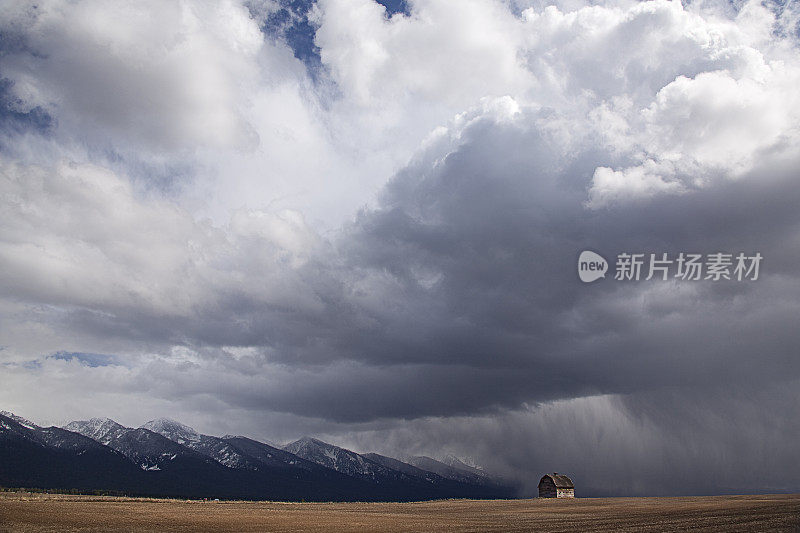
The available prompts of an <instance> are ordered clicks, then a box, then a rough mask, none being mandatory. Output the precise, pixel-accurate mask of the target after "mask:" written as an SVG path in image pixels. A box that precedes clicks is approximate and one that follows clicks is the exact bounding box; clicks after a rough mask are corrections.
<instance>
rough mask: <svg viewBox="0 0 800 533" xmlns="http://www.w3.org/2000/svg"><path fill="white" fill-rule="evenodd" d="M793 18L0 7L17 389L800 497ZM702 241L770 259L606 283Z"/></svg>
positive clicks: (231, 426)
mask: <svg viewBox="0 0 800 533" xmlns="http://www.w3.org/2000/svg"><path fill="white" fill-rule="evenodd" d="M799 21H800V9H798V7H797V4H795V3H792V2H781V1H777V0H766V1H765V2H758V1H738V0H737V1H733V2H727V1H726V2H723V1H721V0H720V1H688V0H686V1H684V2H683V4H681V3H680V2H673V1H665V0H653V1H648V2H635V1H625V0H620V1H614V0H610V1H607V2H603V1H593V2H584V1H581V0H556V1H546V0H505V1H503V0H461V1H458V2H456V1H453V0H408V1H394V2H388V1H387V2H382V3H376V2H374V1H373V0H317V1H316V2H315V3H311V2H303V1H289V0H261V1H259V0H250V1H247V2H244V3H239V2H234V1H228V2H193V1H188V0H187V1H162V0H159V1H152V2H147V1H144V2H142V1H137V2H125V1H121V0H120V1H112V2H107V1H102V2H101V1H99V0H98V1H92V0H75V1H69V2H68V1H59V0H52V1H50V0H47V1H41V2H39V1H37V2H27V1H8V2H2V9H0V407H2V408H3V409H5V410H9V411H13V412H15V413H17V414H19V415H22V416H25V417H28V418H31V419H32V420H33V421H35V422H37V423H41V424H60V423H63V422H66V421H68V420H73V419H83V418H87V417H91V416H109V417H111V418H114V419H115V420H117V421H119V422H121V423H123V424H127V425H132V426H138V425H140V424H142V423H144V422H146V421H147V420H150V419H152V418H156V417H159V416H169V417H171V418H175V419H178V420H180V421H182V422H184V423H187V424H189V425H192V426H194V427H195V428H197V429H198V430H201V431H204V432H207V433H210V434H216V435H222V434H226V433H234V434H244V435H247V436H251V437H254V438H261V439H270V440H272V441H278V442H281V441H288V440H290V439H293V438H296V437H299V436H301V435H305V434H309V435H314V436H317V437H319V438H322V439H324V440H327V441H329V442H333V443H335V444H340V445H344V446H348V447H351V448H352V449H355V450H357V451H365V452H366V451H376V452H381V453H387V454H390V455H396V456H397V455H404V454H409V455H410V454H427V455H432V456H442V455H444V454H447V453H452V454H455V455H457V456H460V457H464V458H469V459H471V460H473V461H474V462H476V463H477V464H480V465H482V466H484V467H485V468H487V469H488V470H490V471H493V472H498V473H502V474H504V475H507V476H510V477H514V478H516V479H519V480H522V481H523V482H526V483H527V487H528V489H530V488H531V487H533V486H535V483H536V482H537V481H538V479H539V477H540V476H541V474H542V473H544V472H550V471H559V472H566V473H569V474H571V475H572V477H573V479H574V480H575V483H576V493H577V494H578V495H579V496H580V495H617V494H625V495H656V494H698V493H720V492H753V491H798V490H800V448H798V446H797V442H798V441H799V439H800V417H798V415H797V413H798V412H800V351H799V350H798V345H799V344H800V320H799V319H798V317H800V272H799V271H798V265H800V209H799V208H798V206H800V182H799V181H798V180H800V92H798V90H797V88H798V87H800V49H799V48H798V46H800V26H798V22H799ZM583 250H593V251H596V252H598V253H600V254H602V255H603V256H604V257H606V258H607V259H608V260H609V262H610V272H609V275H607V276H606V278H605V279H600V280H598V281H596V282H594V283H590V284H587V283H583V282H581V280H580V279H579V277H578V275H577V270H576V268H577V264H576V263H577V258H578V255H579V254H580V252H581V251H583ZM681 252H685V253H699V254H704V255H707V254H713V253H717V252H724V253H731V254H738V253H740V252H744V253H746V254H748V255H751V254H754V253H756V252H758V253H760V254H761V255H762V256H763V262H762V263H761V268H760V273H759V277H758V279H757V280H743V281H738V280H736V279H732V280H724V279H723V280H719V281H713V280H700V281H689V280H681V279H675V278H674V277H670V279H669V280H666V281H664V280H661V279H652V280H649V281H646V280H644V279H642V280H640V281H617V280H614V279H613V274H614V272H613V270H614V267H615V265H614V260H615V258H616V256H617V255H618V254H620V253H646V254H650V253H656V254H659V255H660V254H662V253H667V254H669V256H670V257H675V256H677V255H678V254H680V253H681ZM643 278H644V276H643Z"/></svg>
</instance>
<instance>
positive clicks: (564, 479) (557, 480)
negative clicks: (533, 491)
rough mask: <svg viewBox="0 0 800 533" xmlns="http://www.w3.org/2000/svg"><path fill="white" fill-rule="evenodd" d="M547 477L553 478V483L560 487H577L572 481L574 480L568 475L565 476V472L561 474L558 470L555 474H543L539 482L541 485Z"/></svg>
mask: <svg viewBox="0 0 800 533" xmlns="http://www.w3.org/2000/svg"><path fill="white" fill-rule="evenodd" d="M547 477H549V478H550V479H552V480H553V483H554V484H555V486H556V488H558V489H574V488H575V485H574V484H573V483H572V480H571V479H570V478H569V477H568V476H565V475H564V474H559V473H557V472H556V473H553V474H545V475H544V476H542V479H541V480H540V481H539V484H540V485H541V484H542V481H544V479H545V478H547Z"/></svg>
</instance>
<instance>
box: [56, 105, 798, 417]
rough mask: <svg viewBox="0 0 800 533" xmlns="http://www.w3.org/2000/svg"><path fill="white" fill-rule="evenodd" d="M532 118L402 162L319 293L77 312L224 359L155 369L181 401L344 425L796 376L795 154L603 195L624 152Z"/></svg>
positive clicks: (330, 259) (327, 256) (318, 284)
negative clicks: (176, 310) (591, 277)
mask: <svg viewBox="0 0 800 533" xmlns="http://www.w3.org/2000/svg"><path fill="white" fill-rule="evenodd" d="M535 123H536V117H535V116H533V115H532V116H525V117H524V118H523V117H520V118H518V120H515V121H514V122H513V123H503V122H498V121H496V120H495V119H493V118H485V119H481V120H479V121H477V122H475V123H474V124H473V125H471V126H470V127H469V128H467V129H466V130H465V131H464V132H462V134H461V141H460V142H459V144H458V145H457V146H456V147H455V149H454V150H452V151H450V152H448V153H447V155H446V157H444V158H443V159H440V160H438V161H439V162H438V163H435V164H432V160H433V159H432V158H431V157H428V156H424V157H422V158H421V159H420V160H419V161H418V162H417V163H415V164H414V165H412V166H410V167H409V168H407V169H406V170H405V171H403V172H401V173H400V174H399V175H398V176H397V177H396V178H395V179H394V180H393V181H392V182H391V183H390V184H389V185H388V187H387V189H386V191H385V193H384V195H383V200H382V205H381V206H380V207H379V208H377V209H374V210H365V211H363V212H362V213H361V214H360V215H359V216H358V217H357V219H356V221H355V222H354V223H353V224H352V225H351V226H350V227H349V228H348V229H347V230H346V232H345V234H344V235H343V236H342V237H341V238H340V239H339V240H338V241H337V242H336V251H334V250H333V249H331V248H328V247H323V248H321V249H319V250H318V251H317V252H316V254H317V255H316V256H315V257H314V259H313V260H312V261H309V263H308V264H306V265H305V266H304V267H302V268H301V269H300V271H299V272H300V274H299V279H300V284H301V285H300V286H302V287H303V290H304V291H308V292H309V293H311V294H313V295H314V298H315V301H316V305H313V306H310V307H307V308H301V307H298V306H287V307H283V306H276V305H265V304H264V302H263V301H261V300H259V298H258V297H256V296H254V295H248V294H247V293H246V292H245V291H241V292H240V291H235V292H224V291H223V292H221V293H219V294H218V295H217V298H216V299H215V301H214V305H213V306H209V307H205V308H200V309H196V310H195V312H194V313H193V314H191V315H189V316H185V317H177V318H171V317H167V316H153V315H152V314H148V313H145V312H139V311H137V310H136V308H134V313H131V312H129V311H128V310H126V309H124V308H121V309H117V310H115V313H114V314H94V313H75V314H71V315H69V319H68V320H69V325H70V327H77V328H86V329H90V330H92V331H94V333H96V334H100V333H102V332H105V333H106V334H114V332H116V334H118V335H120V336H121V337H128V338H133V339H138V340H139V341H140V342H145V341H148V342H151V343H155V344H156V345H158V344H159V343H163V345H165V346H167V345H170V344H171V343H183V344H186V345H187V346H191V347H194V348H195V349H197V350H199V352H200V353H203V352H204V350H205V351H208V350H211V351H210V352H208V353H209V354H210V355H208V356H207V359H208V360H209V361H210V360H215V359H217V358H219V357H222V361H223V366H222V367H221V368H220V369H219V373H222V374H225V375H223V376H221V377H220V376H218V375H216V374H217V371H216V370H215V371H211V372H207V371H205V370H203V367H202V365H201V367H200V368H199V369H198V370H197V372H189V373H188V374H186V377H187V378H190V379H186V380H182V379H180V378H178V377H177V374H179V373H180V372H183V371H180V372H179V371H178V370H177V369H175V368H172V367H170V366H169V364H165V366H164V367H163V368H161V367H159V372H163V373H164V376H166V378H165V379H167V380H175V379H177V381H175V383H176V385H175V386H174V388H173V389H172V391H173V392H172V394H174V395H176V396H180V395H181V394H183V393H185V392H200V391H202V390H203V388H204V387H206V386H208V384H209V383H210V382H212V381H213V382H215V383H216V384H217V386H218V390H219V393H220V394H221V397H223V398H225V400H226V401H228V402H231V403H232V404H235V405H240V406H242V407H246V408H248V409H257V408H266V409H271V410H275V411H284V412H292V413H296V414H299V415H304V416H320V417H323V418H327V419H330V420H333V421H338V422H363V421H369V420H373V419H379V418H392V417H397V418H416V417H420V416H450V415H464V414H469V413H481V412H489V411H496V410H498V409H502V408H517V407H519V406H520V405H521V404H523V403H537V402H545V401H550V400H554V399H568V398H574V397H581V396H586V395H591V394H618V393H621V394H630V393H638V392H642V391H649V390H654V389H659V388H662V387H691V388H700V389H703V388H705V387H709V386H715V385H717V384H719V383H725V384H728V385H729V386H737V384H743V383H748V384H750V385H751V386H752V385H753V384H754V383H758V382H762V383H765V384H766V383H771V382H773V381H782V380H791V379H796V378H797V377H799V376H800V363H798V361H797V359H796V357H795V354H796V345H797V342H798V340H799V339H798V333H797V331H796V328H795V327H794V325H793V324H794V318H793V317H794V316H796V312H797V310H798V309H797V307H798V304H797V302H798V301H799V300H798V285H797V279H796V269H795V265H796V264H797V262H798V261H800V250H798V246H797V241H796V236H795V235H796V231H797V228H798V224H800V215H799V214H798V213H797V211H796V209H795V208H794V206H796V205H797V202H798V200H800V190H798V188H797V187H796V185H795V183H794V180H795V179H796V178H795V175H794V173H793V171H792V168H793V166H792V165H791V164H789V165H788V166H787V164H785V163H784V164H780V163H775V164H774V165H772V164H770V163H769V162H768V160H765V161H764V163H763V164H762V165H760V166H759V167H758V168H757V169H756V170H753V171H752V172H751V174H750V175H748V176H745V177H743V178H742V179H740V180H738V181H730V180H719V181H717V182H714V183H713V184H711V185H709V186H707V187H705V188H702V189H696V190H692V191H689V192H687V193H685V194H680V195H665V196H661V197H657V198H653V199H645V200H642V201H640V202H632V203H627V204H624V205H620V206H615V207H604V208H599V209H590V208H589V207H587V205H586V191H587V189H588V188H589V187H590V185H591V172H592V170H593V169H595V168H596V167H598V166H602V165H610V164H612V163H614V161H613V158H612V157H609V156H604V155H603V154H600V153H598V152H597V151H596V150H593V149H591V148H587V149H586V150H581V151H575V152H572V153H569V154H565V153H564V152H563V150H560V149H559V146H558V145H557V143H556V141H555V140H553V139H552V138H550V137H548V136H547V135H546V134H543V133H542V132H541V131H539V130H538V129H537V128H536V127H532V126H530V125H531V124H535ZM584 145H585V146H587V147H591V146H592V142H591V139H587V140H586V141H585V143H584ZM584 249H593V250H597V251H598V252H600V253H602V254H604V255H605V256H606V258H607V259H609V260H610V261H611V262H612V267H611V268H612V270H613V261H614V257H615V256H616V254H617V253H620V252H642V253H651V252H652V253H662V252H667V253H669V254H671V255H673V256H674V255H675V254H677V253H678V252H681V251H683V252H699V253H713V252H717V251H724V252H730V253H738V252H740V251H744V252H746V253H748V254H751V253H755V252H760V253H761V254H762V255H763V256H764V258H765V259H764V262H763V265H762V271H761V276H760V279H759V280H757V281H742V282H737V281H719V282H710V281H703V282H690V281H657V280H654V281H639V282H619V281H614V280H613V279H612V278H613V271H612V272H610V273H609V275H608V276H607V279H605V280H601V281H598V282H596V283H594V284H591V285H586V284H583V283H581V282H580V280H579V279H578V277H577V274H576V261H577V255H578V254H579V252H580V251H581V250H584ZM334 265H340V267H338V268H332V267H333V266H334ZM228 345H234V346H236V345H239V346H254V347H260V348H257V350H256V352H257V353H256V354H255V355H253V356H252V357H250V358H248V359H247V361H246V362H245V361H242V360H233V359H230V360H226V359H225V357H224V356H220V355H218V354H219V352H218V351H214V350H216V348H214V347H224V346H228ZM215 354H216V355H215ZM272 365H278V366H279V368H280V369H281V370H274V367H273V366H272ZM287 368H288V369H293V370H286V369H287ZM173 372H176V373H177V374H176V375H173ZM227 374H230V376H227ZM273 374H276V375H282V376H290V378H287V379H285V380H273V378H272V377H271V376H272V375H273ZM242 376H245V377H242ZM259 376H263V377H259ZM242 380H245V382H246V386H243V385H242V384H243V381H242ZM170 382H171V381H170ZM184 387H185V388H184Z"/></svg>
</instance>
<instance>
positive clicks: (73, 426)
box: [64, 418, 128, 445]
mask: <svg viewBox="0 0 800 533" xmlns="http://www.w3.org/2000/svg"><path fill="white" fill-rule="evenodd" d="M64 429H66V430H68V431H73V432H75V433H80V434H81V435H83V436H85V437H89V438H90V439H93V440H96V441H97V442H99V443H101V444H105V445H108V443H109V442H111V441H112V440H114V439H117V438H119V436H120V435H122V434H123V433H125V432H126V431H128V428H126V427H125V426H123V425H122V424H118V423H117V422H115V421H113V420H111V419H110V418H90V419H89V420H75V421H74V422H70V423H69V424H67V425H66V426H64Z"/></svg>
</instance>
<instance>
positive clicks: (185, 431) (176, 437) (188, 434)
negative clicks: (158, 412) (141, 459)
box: [141, 418, 200, 444]
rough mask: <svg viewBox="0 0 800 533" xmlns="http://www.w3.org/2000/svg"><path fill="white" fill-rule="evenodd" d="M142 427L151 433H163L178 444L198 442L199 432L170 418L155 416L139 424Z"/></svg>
mask: <svg viewBox="0 0 800 533" xmlns="http://www.w3.org/2000/svg"><path fill="white" fill-rule="evenodd" d="M141 427H142V428H143V429H149V430H150V431H152V432H153V433H159V434H161V435H164V436H165V437H167V438H168V439H170V440H173V441H175V442H177V443H178V444H187V443H191V442H198V441H199V440H200V434H199V433H198V432H197V431H195V430H194V428H191V427H189V426H186V425H184V424H181V423H180V422H177V421H175V420H172V419H170V418H157V419H155V420H151V421H150V422H147V423H146V424H143V425H142V426H141Z"/></svg>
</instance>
